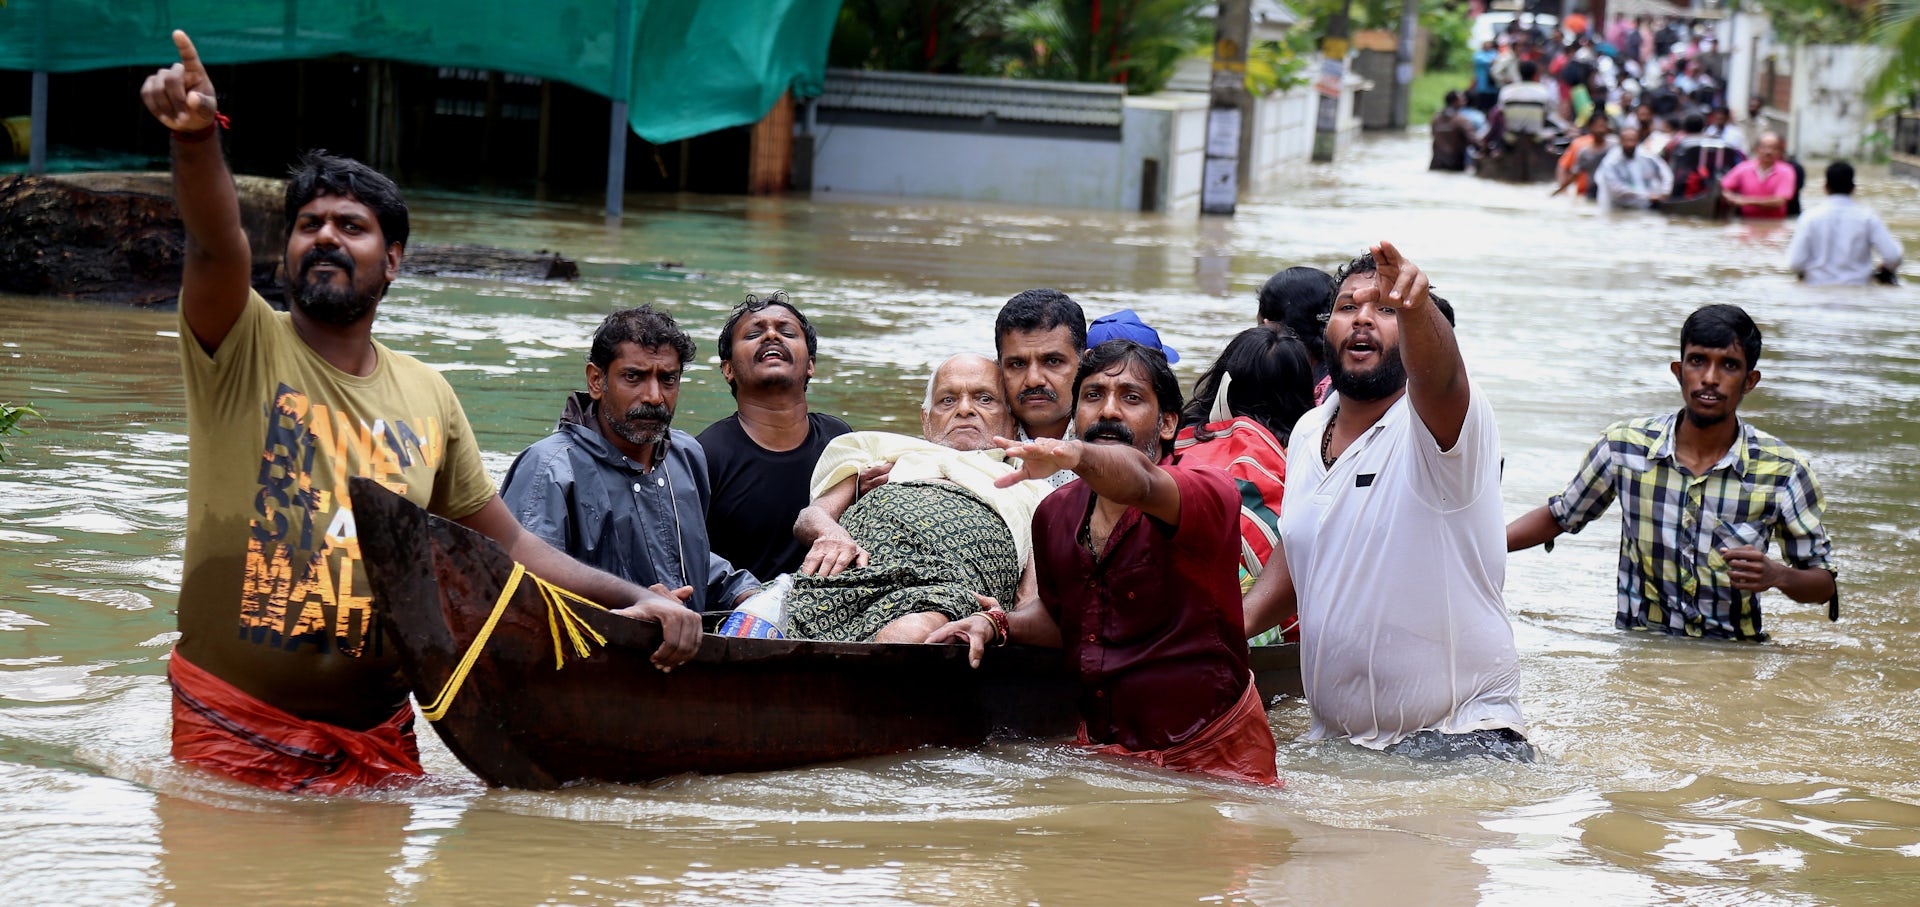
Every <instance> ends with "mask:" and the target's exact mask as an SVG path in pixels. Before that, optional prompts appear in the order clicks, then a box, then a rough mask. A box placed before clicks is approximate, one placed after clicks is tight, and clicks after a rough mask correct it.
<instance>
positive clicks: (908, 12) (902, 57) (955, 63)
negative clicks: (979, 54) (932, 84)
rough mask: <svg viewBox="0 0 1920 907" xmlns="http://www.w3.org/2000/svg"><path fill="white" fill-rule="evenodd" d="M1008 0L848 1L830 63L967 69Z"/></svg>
mask: <svg viewBox="0 0 1920 907" xmlns="http://www.w3.org/2000/svg"><path fill="white" fill-rule="evenodd" d="M1012 6H1013V4H1012V3H1010V2H1008V0H944V2H941V0H844V2H843V3H842V4H841V6H840V19H839V21H838V22H836V23H835V25H834V29H833V43H832V44H831V45H830V46H829V47H828V49H827V65H829V66H840V67H845V68H848V69H883V70H890V71H894V72H943V73H958V72H964V71H966V70H967V65H968V63H969V62H970V57H971V56H973V55H974V52H975V51H976V49H977V39H978V38H979V33H980V32H981V31H983V30H984V31H989V32H991V31H994V30H995V28H994V26H996V25H997V23H998V20H999V19H1000V18H1001V17H1003V16H1004V15H1006V13H1007V11H1008V10H1009V9H1010V8H1011V7H1012Z"/></svg>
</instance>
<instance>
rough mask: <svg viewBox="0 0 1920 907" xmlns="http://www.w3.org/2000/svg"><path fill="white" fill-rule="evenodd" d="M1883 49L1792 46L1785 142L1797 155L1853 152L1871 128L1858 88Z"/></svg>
mask: <svg viewBox="0 0 1920 907" xmlns="http://www.w3.org/2000/svg"><path fill="white" fill-rule="evenodd" d="M1886 60H1887V50H1886V49H1885V48H1880V47H1869V46H1862V45H1852V44H1818V45H1806V46H1801V47H1796V48H1794V52H1793V103H1792V105H1791V106H1792V109H1791V110H1790V111H1789V112H1788V114H1787V122H1788V127H1787V128H1788V135H1787V147H1788V148H1790V149H1792V150H1793V152H1794V153H1795V154H1797V155H1800V156H1802V157H1809V156H1811V157H1824V158H1833V157H1856V156H1858V155H1859V154H1860V149H1861V147H1862V142H1863V140H1864V139H1865V138H1866V135H1867V133H1868V132H1870V131H1872V129H1873V123H1872V121H1871V117H1872V116H1873V109H1872V105H1871V104H1869V103H1868V102H1867V100H1866V98H1865V97H1863V89H1864V87H1865V86H1866V84H1867V82H1868V81H1869V80H1870V79H1871V78H1872V77H1873V74H1874V73H1876V72H1879V70H1880V67H1882V66H1883V65H1885V63H1886Z"/></svg>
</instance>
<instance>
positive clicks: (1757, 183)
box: [1720, 132, 1800, 219]
mask: <svg viewBox="0 0 1920 907" xmlns="http://www.w3.org/2000/svg"><path fill="white" fill-rule="evenodd" d="M1786 147H1787V146H1786V142H1784V141H1782V140H1781V138H1780V134H1779V133H1776V132H1763V133H1760V139H1759V141H1757V142H1755V143H1754V145H1753V157H1751V158H1748V159H1747V160H1744V161H1741V162H1740V163H1738V164H1735V165H1733V169H1731V170H1728V171H1727V175H1726V176H1723V177H1721V178H1720V192H1721V194H1722V195H1725V196H1726V198H1727V201H1728V202H1729V203H1730V204H1733V205H1736V206H1738V208H1739V209H1740V216H1741V217H1745V218H1750V219H1770V218H1781V217H1786V216H1787V207H1788V204H1789V203H1790V202H1792V201H1793V199H1794V197H1795V196H1796V195H1798V194H1799V191H1800V179H1799V174H1798V173H1797V172H1796V171H1795V170H1794V168H1793V165H1792V164H1789V163H1787V162H1785V161H1782V160H1781V157H1782V156H1783V155H1784V154H1785V153H1786Z"/></svg>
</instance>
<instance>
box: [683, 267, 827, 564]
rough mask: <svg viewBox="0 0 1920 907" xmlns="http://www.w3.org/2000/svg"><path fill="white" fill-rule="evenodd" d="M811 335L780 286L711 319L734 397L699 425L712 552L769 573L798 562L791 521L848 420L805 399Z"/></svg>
mask: <svg viewBox="0 0 1920 907" xmlns="http://www.w3.org/2000/svg"><path fill="white" fill-rule="evenodd" d="M819 351H820V336H819V334H818V333H817V332H816V331H815V330H814V328H813V322H811V321H808V320H807V316H806V315H804V314H802V313H801V311H800V307H799V306H797V305H795V304H794V302H793V300H791V299H789V298H788V297H787V294H785V293H772V294H769V295H767V296H748V297H747V298H746V301H744V302H742V303H740V304H739V305H737V306H735V307H734V309H733V314H732V315H730V316H728V318H727V323H726V326H725V327H722V328H721V329H720V339H719V346H718V353H719V357H720V374H721V377H723V378H725V379H726V382H727V389H728V390H729V391H731V392H732V393H733V398H734V402H735V404H736V405H737V409H735V411H734V413H733V415H730V416H727V417H726V418H724V419H721V420H720V421H718V422H715V423H713V424H712V425H709V426H707V429H706V430H705V431H703V432H701V433H700V446H701V447H702V448H704V449H705V450H706V454H707V471H708V475H709V476H710V477H711V479H712V482H713V500H712V503H711V505H710V506H709V509H708V510H707V532H708V535H709V537H711V538H712V539H713V548H714V553H716V554H718V555H720V556H721V557H723V558H726V559H727V561H729V562H730V563H732V564H734V565H736V566H738V567H740V568H742V569H744V570H746V571H748V572H749V573H752V574H753V575H754V576H757V577H761V578H764V579H768V580H771V579H772V578H773V577H775V576H778V575H780V574H782V573H792V572H794V571H795V570H798V569H800V562H801V561H802V560H803V559H804V558H805V557H806V556H807V546H806V545H805V544H804V543H802V542H800V541H799V540H798V539H795V538H794V537H793V521H794V518H795V517H798V516H799V515H800V511H801V510H803V509H805V508H806V506H807V480H808V479H809V478H810V477H812V475H813V466H814V463H816V462H818V461H819V459H820V452H821V451H822V450H825V449H826V446H827V442H828V441H831V440H833V439H834V438H836V437H838V436H840V435H844V434H846V433H847V432H849V431H852V430H853V429H852V428H850V427H849V426H848V425H847V423H846V422H844V421H842V420H841V419H840V418H839V417H837V416H833V415H829V414H827V413H816V412H812V411H810V410H809V409H808V408H807V384H808V382H810V381H812V380H813V371H814V357H815V356H816V355H818V353H819Z"/></svg>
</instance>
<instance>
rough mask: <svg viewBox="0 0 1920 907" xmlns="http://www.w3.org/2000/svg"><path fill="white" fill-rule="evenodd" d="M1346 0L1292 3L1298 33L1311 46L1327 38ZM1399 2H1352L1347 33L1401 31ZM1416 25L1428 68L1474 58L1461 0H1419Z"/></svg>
mask: <svg viewBox="0 0 1920 907" xmlns="http://www.w3.org/2000/svg"><path fill="white" fill-rule="evenodd" d="M1345 3H1347V0H1299V2H1296V3H1292V4H1290V5H1292V6H1293V8H1294V9H1296V10H1298V11H1299V12H1300V15H1301V17H1302V18H1303V19H1304V20H1305V22H1306V24H1304V25H1302V26H1301V27H1300V28H1299V29H1297V31H1298V32H1299V33H1301V34H1303V35H1306V36H1308V37H1310V38H1311V43H1312V44H1313V45H1314V46H1316V47H1317V46H1319V43H1320V39H1321V38H1323V37H1325V36H1326V32H1327V25H1328V24H1329V23H1331V22H1332V21H1333V17H1334V16H1335V15H1336V14H1338V13H1339V12H1340V7H1341V6H1342V5H1344V4H1345ZM1400 9H1401V0H1352V8H1351V9H1350V10H1349V11H1348V15H1349V17H1350V19H1351V25H1350V29H1351V31H1350V32H1349V33H1351V32H1352V31H1361V30H1364V29H1370V28H1378V29H1385V30H1387V31H1390V32H1396V33H1397V32H1399V31H1400ZM1418 21H1419V25H1420V29H1421V30H1422V31H1425V32H1426V33H1427V66H1429V67H1432V68H1436V69H1447V68H1450V67H1454V66H1459V65H1462V64H1464V63H1465V62H1466V61H1467V60H1468V59H1469V58H1470V57H1472V55H1473V48H1471V47H1469V46H1467V45H1468V44H1469V43H1470V42H1471V41H1472V40H1473V19H1472V17H1471V16H1470V15H1468V12H1467V4H1466V3H1465V2H1464V0H1420V14H1419V20H1418Z"/></svg>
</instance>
